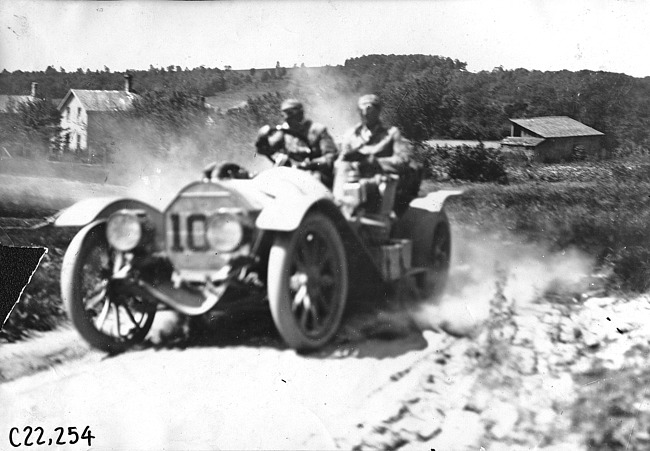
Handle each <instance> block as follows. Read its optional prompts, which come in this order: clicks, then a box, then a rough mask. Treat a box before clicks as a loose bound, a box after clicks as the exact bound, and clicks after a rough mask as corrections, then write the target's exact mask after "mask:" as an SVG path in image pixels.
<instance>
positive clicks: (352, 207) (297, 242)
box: [55, 164, 460, 352]
mask: <svg viewBox="0 0 650 451" xmlns="http://www.w3.org/2000/svg"><path fill="white" fill-rule="evenodd" d="M378 177H379V176H378ZM376 182H377V184H376V186H378V187H379V192H380V195H381V198H380V205H379V207H378V209H377V210H376V211H374V212H373V213H372V214H370V213H368V212H367V211H366V210H364V209H363V208H361V207H362V206H363V205H364V202H365V201H366V200H367V199H366V197H367V192H366V185H364V181H363V180H345V179H344V180H343V181H342V182H340V183H338V184H336V185H335V187H334V192H332V191H330V190H329V189H327V188H326V187H325V186H324V185H322V184H321V183H320V182H319V181H318V180H316V179H315V178H314V177H312V176H311V175H310V174H309V173H308V172H306V171H301V170H298V169H295V168H286V167H276V168H272V169H268V170H266V171H263V172H261V173H260V174H259V175H256V176H255V177H248V174H247V172H246V171H245V170H243V169H242V168H240V167H238V166H236V165H233V164H226V165H223V166H221V167H211V168H208V170H206V171H205V173H204V174H203V177H202V178H201V179H200V180H198V181H196V182H194V183H191V184H189V185H188V186H186V187H185V188H184V189H182V190H181V191H180V192H179V193H178V195H177V196H176V197H175V198H174V199H173V201H172V202H171V203H170V204H169V205H168V206H167V208H165V209H164V211H159V210H158V209H156V208H154V207H152V206H150V205H148V204H146V203H144V202H141V201H138V200H135V199H125V198H95V199H88V200H84V201H81V202H78V203H76V204H74V205H73V206H71V207H70V208H68V209H66V210H64V211H62V212H61V213H60V214H59V215H58V217H57V218H56V221H55V225H56V226H60V227H77V228H80V231H79V232H78V233H77V235H76V236H75V237H74V239H73V240H72V242H71V243H70V245H69V247H68V249H67V251H66V254H65V257H64V259H63V265H62V274H61V290H62V298H63V301H64V304H65V307H66V309H67V312H68V314H69V316H70V318H71V320H72V323H73V324H74V326H75V327H76V329H77V330H78V331H79V333H80V334H81V335H82V336H83V338H84V339H85V340H87V341H88V342H89V343H90V344H91V345H93V346H94V347H97V348H99V349H102V350H105V351H108V352H119V351H123V350H125V349H127V348H128V347H129V346H132V345H133V344H136V343H138V342H141V341H143V340H144V339H145V337H146V335H147V333H148V332H149V330H150V328H151V326H152V322H153V320H154V316H155V314H156V312H157V311H158V310H160V309H162V308H171V309H174V310H176V311H177V312H180V313H181V314H184V315H190V316H198V315H203V314H205V313H207V312H208V311H210V310H213V309H228V308H231V307H233V306H236V305H237V303H238V302H240V299H242V298H243V295H242V293H246V292H247V290H251V291H255V290H258V291H260V292H262V293H263V294H265V296H264V295H263V296H261V300H263V302H268V303H269V306H270V311H271V314H272V317H273V320H274V323H275V325H276V326H277V329H278V331H279V332H280V335H281V336H282V338H283V339H284V340H285V342H286V343H287V344H288V346H290V347H292V348H295V349H297V350H309V349H315V348H318V347H321V346H322V345H324V344H325V343H327V342H328V341H329V340H330V339H331V338H332V337H333V336H334V335H335V334H336V332H337V329H338V328H339V325H340V323H341V321H342V316H343V312H344V309H345V307H346V302H347V300H348V297H349V294H350V292H351V288H358V286H359V284H361V283H370V284H375V285H376V284H381V283H385V284H394V283H396V282H398V281H404V280H406V279H410V280H411V281H412V284H411V285H412V286H414V287H415V288H416V289H417V290H418V291H419V293H420V295H421V296H422V297H426V296H430V295H432V294H435V293H439V292H440V290H441V289H442V288H443V287H444V283H445V280H446V277H447V273H448V270H449V259H450V251H451V234H450V229H449V221H448V219H447V216H446V214H445V212H444V209H443V206H444V203H445V199H447V198H448V197H449V196H452V195H457V194H460V192H459V191H438V192H434V193H430V194H428V195H427V196H425V197H420V198H416V199H414V200H412V201H411V202H410V206H409V207H408V209H406V211H405V212H403V213H402V214H401V215H400V216H399V217H397V216H396V215H395V214H394V213H393V212H392V206H393V202H394V195H395V184H396V179H395V177H386V176H382V178H381V179H377V180H376ZM362 274H363V275H362Z"/></svg>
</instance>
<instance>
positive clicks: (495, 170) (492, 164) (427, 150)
mask: <svg viewBox="0 0 650 451" xmlns="http://www.w3.org/2000/svg"><path fill="white" fill-rule="evenodd" d="M415 155H416V158H417V159H418V160H419V161H420V163H422V165H423V167H424V170H425V174H426V175H427V176H428V177H431V178H433V179H437V180H441V179H445V178H447V177H448V178H451V179H456V180H464V181H468V182H497V183H507V182H508V173H507V171H506V165H505V161H504V159H503V156H502V155H501V153H500V152H499V151H497V150H494V149H488V148H486V147H485V146H484V145H483V144H479V145H478V146H475V147H472V146H466V145H463V146H457V147H440V146H436V147H435V148H433V147H431V146H428V145H426V144H420V145H417V146H416V148H415Z"/></svg>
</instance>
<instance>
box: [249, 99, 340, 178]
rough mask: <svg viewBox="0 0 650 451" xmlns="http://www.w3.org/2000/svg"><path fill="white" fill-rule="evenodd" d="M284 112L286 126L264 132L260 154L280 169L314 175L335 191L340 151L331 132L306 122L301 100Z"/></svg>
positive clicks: (284, 105) (291, 102) (266, 128)
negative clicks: (298, 170) (295, 170)
mask: <svg viewBox="0 0 650 451" xmlns="http://www.w3.org/2000/svg"><path fill="white" fill-rule="evenodd" d="M281 108H282V116H283V117H284V123H282V124H281V125H278V126H276V127H275V128H272V127H269V126H268V125H266V126H264V127H262V128H261V129H260V131H259V133H258V137H257V142H256V143H255V146H256V147H257V151H258V153H260V154H262V155H266V156H268V157H269V158H270V159H271V160H272V161H273V162H274V164H275V165H276V166H293V167H297V168H299V169H304V170H308V171H314V172H315V173H316V174H317V175H318V176H319V178H320V180H321V182H322V183H323V184H324V185H326V186H327V187H329V188H331V187H332V182H333V180H334V178H333V166H334V160H335V159H336V155H337V149H336V145H335V144H334V140H333V139H332V137H331V136H330V134H329V133H328V131H327V128H326V127H325V126H324V125H322V124H319V123H317V122H313V121H311V120H310V119H305V113H304V109H303V106H302V103H300V102H299V101H298V100H295V99H288V100H285V101H284V102H282V106H281Z"/></svg>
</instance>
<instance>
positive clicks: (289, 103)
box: [280, 99, 302, 111]
mask: <svg viewBox="0 0 650 451" xmlns="http://www.w3.org/2000/svg"><path fill="white" fill-rule="evenodd" d="M294 109H296V110H302V103H301V102H300V101H299V100H296V99H287V100H285V101H284V102H282V106H281V107H280V110H282V111H285V110H294Z"/></svg>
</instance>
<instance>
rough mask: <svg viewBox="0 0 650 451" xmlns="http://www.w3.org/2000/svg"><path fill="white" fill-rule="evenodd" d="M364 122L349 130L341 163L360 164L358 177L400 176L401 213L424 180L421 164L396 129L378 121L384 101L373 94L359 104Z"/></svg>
mask: <svg viewBox="0 0 650 451" xmlns="http://www.w3.org/2000/svg"><path fill="white" fill-rule="evenodd" d="M357 106H358V109H359V116H360V117H361V123H360V124H358V125H356V126H355V127H353V128H352V129H351V130H349V131H348V132H347V133H346V134H345V136H344V138H343V141H342V144H341V153H340V155H339V157H338V161H342V162H358V168H359V177H361V178H370V177H373V176H375V175H377V174H395V175H398V176H399V177H400V180H399V184H398V186H397V194H396V199H395V211H396V212H397V213H398V214H400V213H402V212H403V211H404V210H406V207H407V206H408V203H409V202H410V201H411V200H412V199H413V198H414V197H416V196H417V192H418V190H419V188H420V181H421V168H420V165H419V164H418V163H417V162H416V161H415V160H414V159H413V149H412V147H411V144H410V142H409V141H408V140H406V139H405V138H404V137H403V136H402V134H401V132H400V131H399V129H397V127H390V128H387V127H385V126H384V124H383V123H382V122H381V120H380V119H379V115H380V113H381V107H382V104H381V100H380V99H379V97H378V96H376V95H374V94H368V95H364V96H362V97H361V98H359V102H358V105H357Z"/></svg>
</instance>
